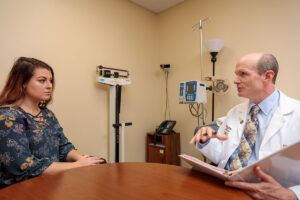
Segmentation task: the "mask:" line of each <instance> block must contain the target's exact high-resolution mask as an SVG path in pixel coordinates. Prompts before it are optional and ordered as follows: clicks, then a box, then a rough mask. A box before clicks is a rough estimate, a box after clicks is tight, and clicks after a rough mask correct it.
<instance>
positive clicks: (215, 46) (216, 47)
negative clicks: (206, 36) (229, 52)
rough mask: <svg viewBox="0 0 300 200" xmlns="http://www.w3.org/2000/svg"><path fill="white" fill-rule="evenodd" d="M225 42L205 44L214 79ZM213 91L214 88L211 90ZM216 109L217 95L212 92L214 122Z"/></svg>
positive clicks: (216, 41) (211, 41)
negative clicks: (216, 64)
mask: <svg viewBox="0 0 300 200" xmlns="http://www.w3.org/2000/svg"><path fill="white" fill-rule="evenodd" d="M224 44H225V41H224V40H207V41H205V42H204V45H205V47H206V49H207V50H208V51H209V52H210V55H211V62H212V63H213V74H212V75H213V77H214V76H215V62H216V61H217V54H218V53H219V52H220V51H221V49H222V47H223V46H224ZM209 90H211V91H212V87H210V88H209ZM214 109H215V94H214V91H212V122H213V121H214V120H215V119H214Z"/></svg>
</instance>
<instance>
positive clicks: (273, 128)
mask: <svg viewBox="0 0 300 200" xmlns="http://www.w3.org/2000/svg"><path fill="white" fill-rule="evenodd" d="M284 122H285V119H284V117H283V115H282V114H281V112H280V109H277V110H276V111H275V113H274V115H273V117H272V120H271V122H270V124H269V126H268V128H267V130H266V132H265V136H264V138H263V141H262V143H261V146H264V145H265V144H266V143H267V142H268V141H269V139H270V138H271V137H272V136H273V135H275V134H276V133H277V132H278V130H279V129H280V128H281V127H282V126H283V125H284Z"/></svg>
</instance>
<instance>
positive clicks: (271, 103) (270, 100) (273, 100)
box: [248, 89, 280, 115]
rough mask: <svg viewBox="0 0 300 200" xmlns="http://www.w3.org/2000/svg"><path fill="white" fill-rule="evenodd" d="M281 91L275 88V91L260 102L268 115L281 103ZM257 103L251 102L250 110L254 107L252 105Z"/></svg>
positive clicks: (262, 109)
mask: <svg viewBox="0 0 300 200" xmlns="http://www.w3.org/2000/svg"><path fill="white" fill-rule="evenodd" d="M279 96H280V94H279V91H278V90H277V89H275V90H274V92H273V93H272V94H271V95H269V96H268V97H267V98H265V99H264V100H263V101H262V102H260V103H259V104H258V106H259V108H260V110H261V111H262V112H263V113H264V114H265V115H268V114H269V113H270V112H271V111H272V109H273V108H274V107H276V106H277V105H278V103H279ZM254 105H256V104H255V103H253V102H250V105H249V111H248V112H250V109H251V108H252V106H254Z"/></svg>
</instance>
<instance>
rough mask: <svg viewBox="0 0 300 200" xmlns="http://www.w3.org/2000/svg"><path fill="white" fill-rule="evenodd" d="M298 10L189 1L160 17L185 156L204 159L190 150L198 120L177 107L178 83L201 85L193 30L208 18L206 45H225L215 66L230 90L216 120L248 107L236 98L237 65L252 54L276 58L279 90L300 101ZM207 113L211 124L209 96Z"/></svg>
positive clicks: (274, 1)
mask: <svg viewBox="0 0 300 200" xmlns="http://www.w3.org/2000/svg"><path fill="white" fill-rule="evenodd" d="M299 9H300V1H298V0H287V1H282V0H251V1H250V0H226V1H223V0H186V1H184V3H182V4H180V5H178V6H177V7H174V8H172V9H169V10H168V11H166V12H164V13H162V14H160V15H159V16H158V23H159V29H158V30H159V41H160V53H159V57H160V58H159V60H160V61H161V62H165V63H166V62H169V63H170V64H171V65H172V72H171V74H170V85H171V87H170V94H169V95H170V97H171V98H170V99H171V101H172V102H171V108H172V116H173V118H174V119H175V120H177V125H176V128H175V129H176V130H177V131H179V132H180V133H181V147H182V152H184V153H187V154H191V155H197V156H199V153H198V152H197V151H196V150H195V149H194V147H192V146H191V145H189V144H188V141H189V140H190V139H191V137H192V136H193V131H194V128H195V126H196V125H197V120H196V118H194V117H192V116H191V115H190V114H189V110H188V106H187V105H180V104H178V91H179V89H178V88H179V82H180V81H184V80H200V79H201V73H200V72H201V71H200V36H199V30H197V31H192V28H191V27H192V26H193V25H194V24H196V23H197V22H199V20H200V19H204V18H206V17H209V18H210V19H211V20H210V22H205V23H203V40H210V39H223V40H225V41H226V44H225V47H224V48H223V49H222V50H221V52H220V53H219V55H218V56H217V62H216V76H218V77H222V78H226V79H228V80H229V81H230V86H231V88H230V92H229V93H228V94H227V95H225V96H216V98H215V99H216V102H215V117H221V116H223V115H225V114H226V112H227V111H228V110H229V109H230V108H231V107H233V106H234V105H236V104H237V103H240V102H243V101H245V99H243V98H239V97H237V92H236V89H235V86H234V84H233V79H234V68H235V64H236V62H237V60H238V59H239V57H241V56H242V55H244V54H246V53H249V52H257V51H262V52H270V53H273V54H274V55H275V56H276V57H277V59H278V62H279V65H280V70H279V75H278V79H277V84H276V85H277V87H278V88H279V89H281V90H282V91H284V92H285V93H286V94H287V95H289V96H291V97H294V98H296V99H300V90H299V89H298V85H299V84H300V79H299V78H298V76H299V73H300V67H299V66H300V60H299V59H298V57H299V56H298V52H299V51H298V50H297V46H298V45H299V44H300V39H299V35H300V34H299V33H300V25H299V19H300V13H299ZM203 48H204V52H203V59H204V76H211V74H212V63H211V61H210V55H209V53H208V52H207V51H206V49H205V47H203ZM207 110H208V117H207V120H206V122H210V121H211V95H210V94H208V104H207Z"/></svg>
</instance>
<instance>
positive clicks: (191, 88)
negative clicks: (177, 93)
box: [188, 84, 194, 94]
mask: <svg viewBox="0 0 300 200" xmlns="http://www.w3.org/2000/svg"><path fill="white" fill-rule="evenodd" d="M188 94H194V85H193V84H188Z"/></svg>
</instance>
